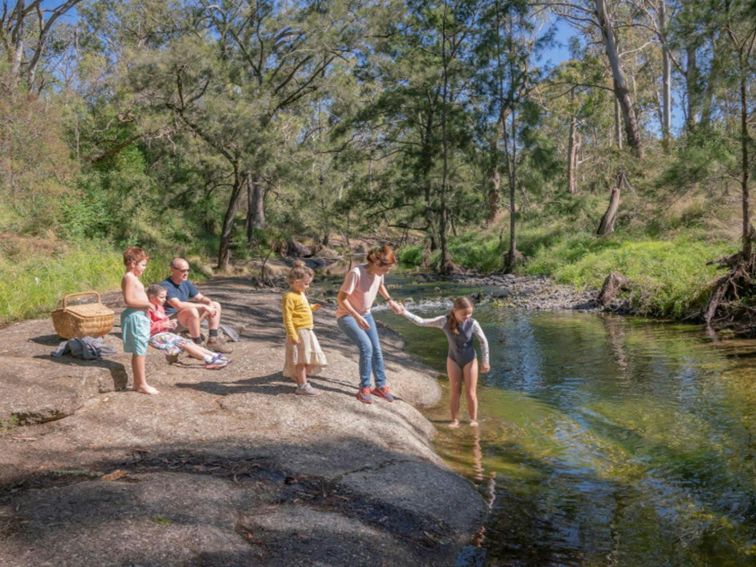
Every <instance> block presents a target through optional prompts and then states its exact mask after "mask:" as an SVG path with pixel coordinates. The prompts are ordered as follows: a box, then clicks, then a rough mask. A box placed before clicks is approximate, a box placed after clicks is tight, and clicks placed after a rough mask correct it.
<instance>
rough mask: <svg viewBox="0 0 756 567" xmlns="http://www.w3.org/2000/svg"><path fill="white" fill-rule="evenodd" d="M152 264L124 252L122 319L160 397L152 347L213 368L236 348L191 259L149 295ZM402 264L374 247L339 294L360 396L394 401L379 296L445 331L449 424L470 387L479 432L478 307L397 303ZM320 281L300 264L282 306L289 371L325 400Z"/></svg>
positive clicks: (303, 388) (459, 302)
mask: <svg viewBox="0 0 756 567" xmlns="http://www.w3.org/2000/svg"><path fill="white" fill-rule="evenodd" d="M147 260H148V256H147V254H146V253H145V252H144V250H142V249H141V248H136V247H131V248H128V249H127V250H126V251H125V252H124V264H125V265H126V274H125V275H124V277H123V280H122V285H121V287H122V290H123V297H124V302H125V303H126V310H125V311H124V312H123V314H122V316H121V328H122V330H123V344H124V350H125V351H126V352H130V353H132V369H133V373H134V390H136V391H137V392H141V393H145V394H157V393H158V391H157V390H156V389H155V388H154V387H152V386H150V385H149V384H147V381H146V377H145V354H146V352H147V345H152V346H153V347H155V348H158V349H161V350H163V351H165V352H166V353H167V356H168V357H171V360H175V359H176V357H177V356H178V354H179V353H180V352H181V351H185V352H186V353H187V354H189V355H190V356H193V357H195V358H198V359H201V360H203V361H204V363H205V366H206V367H207V368H211V369H214V368H222V367H223V366H225V365H226V364H228V362H229V361H228V359H227V358H226V357H225V356H224V354H226V353H227V352H228V351H229V350H230V349H228V347H227V346H226V345H225V344H224V343H223V342H222V340H221V339H220V338H219V336H218V329H219V327H220V316H221V307H220V305H219V304H218V303H217V302H215V301H212V300H210V299H209V298H208V297H206V296H203V295H202V294H201V293H199V292H198V291H197V289H196V288H195V287H194V286H193V285H192V284H191V282H190V281H189V280H188V274H189V264H188V263H187V262H186V260H184V259H183V258H174V259H173V261H172V262H171V271H172V273H171V275H170V276H169V277H168V278H166V280H164V281H163V282H161V284H159V285H158V284H153V285H151V286H149V287H148V288H147V290H145V288H144V286H143V285H142V283H141V281H140V279H139V278H140V276H141V275H142V274H143V273H144V270H145V269H146V266H147ZM396 262H397V260H396V255H395V254H394V251H393V249H392V248H391V246H389V245H384V246H382V247H378V248H375V249H373V250H371V251H370V252H369V253H368V256H367V263H365V264H361V265H358V266H356V267H354V268H352V269H351V270H349V272H347V274H346V277H345V278H344V282H343V284H342V285H341V288H340V289H339V292H338V295H337V308H336V319H337V325H338V327H339V328H340V329H341V330H342V331H343V332H344V334H345V335H346V336H347V337H348V338H349V339H350V340H351V341H352V342H353V343H354V344H355V345H356V346H357V348H358V350H359V358H360V362H359V374H360V385H359V389H358V391H357V396H356V397H357V399H358V400H359V401H360V402H362V403H365V404H370V403H372V402H373V399H374V398H375V397H379V398H382V399H383V400H385V401H388V402H393V401H394V400H395V397H394V395H393V394H392V392H391V391H390V389H389V386H388V384H387V382H386V373H385V369H384V362H383V351H382V349H381V343H380V337H379V335H378V329H377V327H376V324H375V320H374V318H373V315H372V313H371V308H372V306H373V303H374V301H375V299H376V298H377V296H378V295H380V296H381V297H382V298H383V299H384V300H385V301H386V303H387V305H388V306H389V308H390V309H391V310H392V311H393V312H394V313H395V314H397V315H401V316H404V317H405V318H407V319H408V320H409V321H411V322H412V323H414V324H416V325H419V326H423V327H436V328H438V329H441V330H442V331H443V332H444V333H445V335H446V338H447V340H448V344H449V350H448V354H447V359H446V369H447V374H448V376H449V383H450V389H451V396H450V397H451V401H450V405H451V423H450V427H458V426H459V407H460V397H461V393H462V390H463V388H464V392H465V397H466V400H467V411H468V414H469V417H470V425H471V426H473V427H476V426H477V425H478V400H477V394H476V389H477V382H478V371H479V370H480V372H484V373H485V372H488V370H489V369H490V366H489V350H488V341H487V340H486V336H485V334H484V333H483V330H482V329H481V326H480V324H479V323H478V322H477V321H476V320H475V319H473V318H472V313H473V304H472V302H471V301H470V300H469V299H467V298H465V297H460V298H457V299H455V300H454V303H453V305H452V308H451V310H450V311H449V312H448V313H447V314H445V315H440V316H438V317H435V318H431V319H424V318H421V317H418V316H417V315H415V314H413V313H411V312H410V311H409V310H408V309H407V308H406V307H405V306H403V305H401V304H400V303H397V302H396V301H394V300H393V299H392V298H391V296H390V295H389V293H388V290H387V289H386V286H385V283H384V276H385V275H386V274H387V273H388V272H390V271H391V269H392V268H393V267H394V266H395V265H396ZM313 278H314V272H313V270H311V269H310V268H308V267H307V266H306V265H305V264H304V263H303V262H301V261H296V262H295V263H294V265H293V267H292V268H291V270H290V272H289V275H288V281H289V291H287V292H286V293H284V295H283V298H282V304H281V312H282V316H283V326H284V329H285V331H286V348H285V358H284V369H283V374H284V376H286V377H287V378H291V379H293V380H294V381H295V382H296V383H297V386H296V389H295V393H296V394H299V395H304V396H316V395H318V391H317V390H316V389H315V388H314V387H313V386H312V384H311V383H310V382H309V381H308V375H309V376H312V375H314V374H317V373H318V372H319V371H320V370H321V369H322V368H323V367H324V366H327V364H328V362H327V359H326V356H325V354H324V353H323V350H322V349H321V347H320V344H319V342H318V339H317V336H316V335H315V332H314V321H313V312H315V311H317V310H318V309H320V305H319V304H310V303H309V301H308V300H307V290H308V289H309V287H310V284H311V283H312V281H313ZM164 305H166V306H168V307H164ZM168 309H170V311H169V310H168ZM203 319H207V320H208V322H209V336H208V338H207V342H206V343H204V344H205V346H206V347H207V348H204V347H203V346H201V345H202V341H203V337H202V336H201V334H200V323H201V321H202V320H203ZM177 326H182V327H184V328H186V330H187V331H188V333H189V336H190V339H189V340H187V339H184V338H182V337H180V336H179V335H177V334H175V333H172V332H171V331H173V330H176V328H177ZM473 338H477V340H478V343H479V345H480V351H481V359H482V360H481V363H480V368H479V366H478V359H477V355H476V352H475V349H474V347H473Z"/></svg>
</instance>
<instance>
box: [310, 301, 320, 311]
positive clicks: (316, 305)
mask: <svg viewBox="0 0 756 567" xmlns="http://www.w3.org/2000/svg"><path fill="white" fill-rule="evenodd" d="M320 307H321V305H320V303H312V304H311V305H310V309H311V310H312V311H317V310H318V309H320Z"/></svg>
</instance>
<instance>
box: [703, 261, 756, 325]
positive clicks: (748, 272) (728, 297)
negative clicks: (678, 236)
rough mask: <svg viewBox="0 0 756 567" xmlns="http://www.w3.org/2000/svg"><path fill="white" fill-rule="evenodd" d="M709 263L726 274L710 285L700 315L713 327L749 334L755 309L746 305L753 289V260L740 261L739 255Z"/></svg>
mask: <svg viewBox="0 0 756 567" xmlns="http://www.w3.org/2000/svg"><path fill="white" fill-rule="evenodd" d="M713 263H716V264H718V265H720V266H723V267H724V266H726V267H729V268H730V270H729V272H727V274H725V275H724V276H722V277H720V278H718V279H717V280H716V281H715V282H714V284H713V285H712V288H711V295H710V296H709V301H708V303H707V305H706V308H705V309H704V311H703V318H704V321H705V322H706V324H707V325H711V326H715V327H732V328H735V329H738V330H740V331H744V332H749V333H752V332H754V331H756V307H753V306H751V304H750V303H751V300H752V298H753V291H754V287H755V281H754V275H756V256H755V255H751V256H750V258H743V257H742V255H741V254H735V255H733V256H729V257H727V258H720V259H719V260H717V261H716V262H713Z"/></svg>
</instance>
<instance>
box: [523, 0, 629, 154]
mask: <svg viewBox="0 0 756 567" xmlns="http://www.w3.org/2000/svg"><path fill="white" fill-rule="evenodd" d="M533 5H534V6H536V7H548V8H551V9H552V10H553V11H554V13H555V14H557V15H558V16H559V17H561V18H563V19H564V20H565V21H567V22H569V23H570V24H571V25H572V26H574V27H575V28H576V29H577V30H579V31H580V32H581V33H583V34H584V35H585V36H586V37H588V38H591V37H593V36H598V38H599V40H600V42H601V44H602V45H603V48H604V53H605V54H606V59H607V62H608V64H609V68H610V70H611V74H612V84H613V90H614V94H615V97H616V104H617V107H618V110H619V112H620V113H621V116H622V120H621V122H622V125H623V126H624V131H625V137H626V140H627V143H628V145H629V146H630V148H631V150H632V151H633V153H634V154H636V155H637V156H642V154H643V140H642V136H641V125H640V123H639V121H638V116H637V112H636V101H635V100H634V97H633V93H632V88H631V84H630V81H629V80H628V76H627V72H626V69H625V63H624V62H623V60H622V50H621V46H620V41H621V36H620V33H619V30H620V21H619V20H620V16H623V17H624V12H625V11H626V9H627V5H625V4H623V0H577V1H575V2H561V1H559V0H545V1H543V2H541V1H537V2H534V3H533ZM626 25H627V24H624V23H623V26H626ZM618 127H619V121H618Z"/></svg>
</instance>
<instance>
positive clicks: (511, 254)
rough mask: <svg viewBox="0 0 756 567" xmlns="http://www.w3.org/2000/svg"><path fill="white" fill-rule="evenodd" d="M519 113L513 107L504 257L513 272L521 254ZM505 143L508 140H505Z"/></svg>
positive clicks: (506, 265) (505, 268) (505, 270)
mask: <svg viewBox="0 0 756 567" xmlns="http://www.w3.org/2000/svg"><path fill="white" fill-rule="evenodd" d="M516 118H517V115H516V113H515V111H514V109H512V134H511V139H512V150H511V151H510V152H507V153H508V154H509V168H508V169H509V250H508V251H507V255H506V257H505V258H504V272H505V273H507V274H511V273H513V272H514V271H515V268H516V267H517V261H518V258H519V256H520V254H519V252H518V251H517V222H516V218H515V196H516V194H517V144H516V139H517V138H516V136H517V122H516ZM505 143H507V142H506V140H505Z"/></svg>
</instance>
